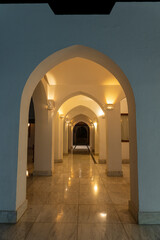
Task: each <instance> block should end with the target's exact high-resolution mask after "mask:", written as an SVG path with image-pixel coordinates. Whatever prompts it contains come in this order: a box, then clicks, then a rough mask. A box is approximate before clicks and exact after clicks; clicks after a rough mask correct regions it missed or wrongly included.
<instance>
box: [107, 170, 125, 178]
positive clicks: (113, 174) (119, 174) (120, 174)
mask: <svg viewBox="0 0 160 240" xmlns="http://www.w3.org/2000/svg"><path fill="white" fill-rule="evenodd" d="M107 176H108V177H123V172H122V171H107Z"/></svg>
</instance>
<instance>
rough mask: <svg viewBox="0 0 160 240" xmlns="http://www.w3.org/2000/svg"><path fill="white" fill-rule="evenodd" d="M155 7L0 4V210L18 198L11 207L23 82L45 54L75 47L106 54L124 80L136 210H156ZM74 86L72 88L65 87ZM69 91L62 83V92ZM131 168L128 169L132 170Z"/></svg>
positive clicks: (159, 207)
mask: <svg viewBox="0 0 160 240" xmlns="http://www.w3.org/2000/svg"><path fill="white" fill-rule="evenodd" d="M159 11H160V3H159V2H156V3H152V2H150V3H148V2H147V3H145V2H143V3H136V2H132V3H129V2H128V3H126V2H124V3H122V2H118V3H116V4H115V6H114V8H113V10H112V12H111V14H110V15H107V16H105V15H102V16H98V15H97V16H56V15H54V14H53V13H52V11H51V9H50V8H49V6H48V4H20V5H19V4H17V5H12V4H2V5H0V16H1V21H0V29H1V35H2V36H3V37H1V38H0V46H1V58H0V65H1V88H0V109H1V118H0V123H1V124H0V127H1V140H0V152H1V155H0V165H1V174H0V196H1V198H0V209H1V210H15V209H16V207H18V206H19V205H20V203H21V201H20V202H18V203H17V206H16V191H17V190H16V187H17V172H21V167H23V166H24V164H25V163H23V156H21V157H20V166H19V169H17V158H18V138H19V116H20V112H19V109H20V101H21V95H22V91H23V88H24V86H25V83H26V81H27V79H28V77H29V75H30V74H31V72H32V71H33V70H34V69H35V68H36V66H37V65H38V64H39V63H40V62H41V61H42V60H44V59H45V58H46V57H48V56H49V55H50V54H52V53H54V52H56V51H58V50H59V49H63V48H65V47H68V46H71V45H74V44H81V45H84V46H90V47H91V48H93V49H97V50H98V51H100V52H102V53H104V54H106V55H107V56H109V57H110V58H111V59H112V60H113V61H114V62H115V63H116V64H117V65H118V66H119V67H120V68H121V69H122V71H123V72H124V73H125V75H126V76H127V78H128V79H129V82H130V84H131V87H132V89H133V93H134V96H135V102H136V126H137V140H138V187H139V210H140V211H144V212H151V211H153V212H157V211H160V204H159V203H160V192H159V184H158V183H159V182H160V174H159V169H160V161H159V159H160V151H159V142H160V128H159V122H160V113H159V111H157V109H159V89H160V81H159V76H160V68H159V55H158V54H157V53H158V52H160V44H159V39H160V26H159V22H160V14H159ZM28 13H29V14H28ZM42 16H43V17H42ZM42 33H43V34H42ZM46 36H47V37H46ZM148 46H149V47H148ZM15 53H16V54H15ZM44 74H45V73H44ZM153 83H154V84H153ZM101 87H102V86H101ZM101 87H97V91H95V89H94V88H92V87H91V89H90V90H89V93H90V94H93V95H94V96H97V98H99V101H101V102H102V103H104V101H105V99H104V94H101V91H99V89H100V88H101ZM79 89H81V87H80V88H79V87H78V86H76V87H75V89H72V91H73V90H75V91H79ZM68 90H69V86H68V87H66V89H64V90H63V93H62V94H66V92H67V91H68ZM83 90H84V89H83ZM69 92H70V91H69ZM57 94H59V93H58V91H57ZM56 98H57V99H58V97H57V96H56ZM130 107H131V106H130ZM148 109H149V111H150V114H148ZM131 117H133V118H134V116H131ZM153 122H154V124H153ZM26 127H27V122H26ZM133 144H134V143H133ZM24 146H27V143H24ZM24 151H25V149H24ZM133 154H134V153H133ZM136 167H137V166H132V169H133V175H134V173H135V171H136ZM22 174H23V175H24V174H25V173H24V172H23V173H22ZM18 179H19V178H18ZM21 184H22V185H23V186H24V184H25V181H23V183H22V182H21ZM132 187H134V186H132ZM22 188H23V187H22ZM6 189H7V191H6ZM148 189H149V191H148ZM22 199H23V200H24V196H22ZM135 202H136V203H137V202H138V201H137V199H135Z"/></svg>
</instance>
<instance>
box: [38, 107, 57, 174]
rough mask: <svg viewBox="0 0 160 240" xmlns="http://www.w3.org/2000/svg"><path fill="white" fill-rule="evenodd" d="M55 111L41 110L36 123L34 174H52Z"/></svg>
mask: <svg viewBox="0 0 160 240" xmlns="http://www.w3.org/2000/svg"><path fill="white" fill-rule="evenodd" d="M52 121H53V111H48V110H45V109H42V111H39V115H38V118H37V120H36V124H35V151H34V153H35V156H34V172H33V174H34V175H52V163H53V147H52V143H53V137H52V127H53V123H52Z"/></svg>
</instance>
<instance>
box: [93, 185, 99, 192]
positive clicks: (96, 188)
mask: <svg viewBox="0 0 160 240" xmlns="http://www.w3.org/2000/svg"><path fill="white" fill-rule="evenodd" d="M97 191H98V186H97V184H94V192H95V193H97Z"/></svg>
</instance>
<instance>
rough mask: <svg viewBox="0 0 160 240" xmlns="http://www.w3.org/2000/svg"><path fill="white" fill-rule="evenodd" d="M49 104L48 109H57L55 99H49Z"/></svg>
mask: <svg viewBox="0 0 160 240" xmlns="http://www.w3.org/2000/svg"><path fill="white" fill-rule="evenodd" d="M47 105H48V108H47V109H48V110H54V109H55V102H54V100H51V99H49V100H48V103H47Z"/></svg>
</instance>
